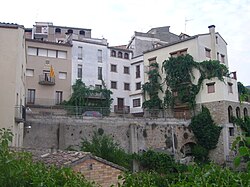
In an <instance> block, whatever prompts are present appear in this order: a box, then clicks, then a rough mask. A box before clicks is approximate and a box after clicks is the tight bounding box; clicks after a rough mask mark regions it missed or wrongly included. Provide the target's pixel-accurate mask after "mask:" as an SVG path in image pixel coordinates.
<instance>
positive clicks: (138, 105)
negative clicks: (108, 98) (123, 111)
mask: <svg viewBox="0 0 250 187" xmlns="http://www.w3.org/2000/svg"><path fill="white" fill-rule="evenodd" d="M140 106H141V99H140V98H139V99H133V107H140Z"/></svg>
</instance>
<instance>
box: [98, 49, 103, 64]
mask: <svg viewBox="0 0 250 187" xmlns="http://www.w3.org/2000/svg"><path fill="white" fill-rule="evenodd" d="M97 61H98V62H102V50H100V49H98V51H97Z"/></svg>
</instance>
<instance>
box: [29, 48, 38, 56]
mask: <svg viewBox="0 0 250 187" xmlns="http://www.w3.org/2000/svg"><path fill="white" fill-rule="evenodd" d="M28 55H32V56H37V55H38V53H37V48H35V47H28Z"/></svg>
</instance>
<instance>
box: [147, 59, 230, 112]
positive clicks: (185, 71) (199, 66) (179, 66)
mask: <svg viewBox="0 0 250 187" xmlns="http://www.w3.org/2000/svg"><path fill="white" fill-rule="evenodd" d="M156 64H157V63H156ZM156 64H152V65H153V66H154V67H156V68H155V69H152V70H150V71H149V72H148V73H147V74H148V77H149V81H148V82H146V83H145V84H144V85H143V91H144V93H145V94H148V95H149V100H146V101H145V102H144V103H143V107H144V108H154V107H155V108H166V107H167V108H168V107H174V106H175V105H176V104H177V103H182V104H187V105H188V106H189V108H194V107H195V105H196V95H197V94H198V93H199V91H200V89H201V86H202V83H203V81H204V80H205V79H212V78H215V77H217V78H218V79H219V80H221V81H224V79H223V76H228V68H227V67H226V66H225V65H223V64H220V62H219V61H217V60H209V61H203V62H196V61H194V59H193V57H192V56H191V55H189V54H187V55H181V56H178V57H170V58H169V59H167V60H165V61H164V62H163V64H162V72H163V73H164V74H163V75H165V77H163V81H162V80H161V77H160V74H159V69H158V64H157V65H156ZM152 65H150V66H152ZM195 69H196V70H197V71H198V72H199V74H200V76H199V77H195V76H194V70H195ZM195 79H198V81H197V83H196V84H195V83H194V80H195ZM163 86H166V90H165V94H164V95H165V96H164V98H163V99H162V100H161V99H160V98H159V96H158V93H159V91H163V90H162V87H163Z"/></svg>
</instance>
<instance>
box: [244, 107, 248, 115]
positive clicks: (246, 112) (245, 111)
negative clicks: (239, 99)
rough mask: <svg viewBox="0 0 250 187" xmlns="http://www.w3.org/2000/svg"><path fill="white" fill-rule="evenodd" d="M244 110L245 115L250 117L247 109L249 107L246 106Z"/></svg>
mask: <svg viewBox="0 0 250 187" xmlns="http://www.w3.org/2000/svg"><path fill="white" fill-rule="evenodd" d="M243 112H244V117H248V111H247V108H244V110H243Z"/></svg>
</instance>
